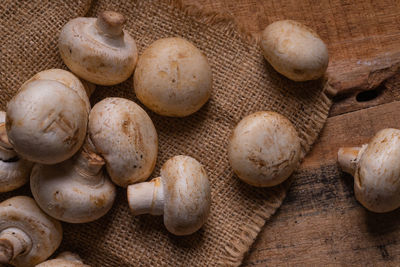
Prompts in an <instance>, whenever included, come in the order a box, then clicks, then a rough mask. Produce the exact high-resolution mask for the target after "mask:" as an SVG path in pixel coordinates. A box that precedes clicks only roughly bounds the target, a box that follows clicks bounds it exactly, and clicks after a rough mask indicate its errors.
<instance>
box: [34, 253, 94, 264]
mask: <svg viewBox="0 0 400 267" xmlns="http://www.w3.org/2000/svg"><path fill="white" fill-rule="evenodd" d="M36 267H90V266H89V265H86V264H84V263H83V261H82V259H81V258H80V257H79V255H77V254H75V253H71V252H68V251H66V252H63V253H61V254H60V255H58V256H57V257H56V258H55V259H52V260H48V261H45V262H42V263H41V264H39V265H36Z"/></svg>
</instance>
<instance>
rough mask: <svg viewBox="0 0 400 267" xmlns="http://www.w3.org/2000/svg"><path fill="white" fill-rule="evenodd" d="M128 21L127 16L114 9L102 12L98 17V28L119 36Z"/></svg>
mask: <svg viewBox="0 0 400 267" xmlns="http://www.w3.org/2000/svg"><path fill="white" fill-rule="evenodd" d="M125 22H126V19H125V17H124V16H123V15H122V14H120V13H118V12H114V11H104V12H101V13H100V15H99V16H98V17H97V23H96V25H97V28H98V29H99V30H100V31H102V32H103V33H105V34H106V35H110V36H118V35H121V34H122V27H123V26H124V24H125Z"/></svg>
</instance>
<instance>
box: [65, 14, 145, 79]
mask: <svg viewBox="0 0 400 267" xmlns="http://www.w3.org/2000/svg"><path fill="white" fill-rule="evenodd" d="M125 21H126V19H125V17H124V16H123V15H122V14H119V13H117V12H113V11H104V12H102V13H100V14H99V16H98V18H75V19H73V20H71V21H69V22H68V23H67V24H66V25H65V26H64V27H63V28H62V30H61V33H60V38H59V42H58V47H59V50H60V54H61V58H62V59H63V60H64V63H65V65H67V66H68V68H69V69H71V71H72V72H73V73H75V74H76V75H78V76H79V77H81V78H83V79H85V80H88V81H90V82H92V83H95V84H100V85H115V84H118V83H121V82H123V81H125V80H126V79H128V78H129V76H130V75H131V74H132V72H133V70H134V69H135V66H136V62H137V58H138V53H137V47H136V43H135V40H134V39H133V38H132V37H131V36H130V35H129V33H128V32H127V31H125V30H123V29H122V28H123V25H124V24H125Z"/></svg>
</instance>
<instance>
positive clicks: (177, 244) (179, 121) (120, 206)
mask: <svg viewBox="0 0 400 267" xmlns="http://www.w3.org/2000/svg"><path fill="white" fill-rule="evenodd" d="M107 9H108V10H114V11H119V12H121V13H123V14H124V15H125V16H126V17H127V19H128V22H127V25H126V26H125V29H126V30H127V31H129V33H130V34H132V36H133V37H134V38H135V40H136V42H137V45H138V48H139V53H141V52H143V50H144V49H145V48H146V47H147V46H148V45H150V44H151V43H152V42H153V41H155V40H157V39H159V38H163V37H171V36H180V37H183V38H186V39H188V40H189V41H191V42H193V43H194V44H195V45H196V46H197V47H198V48H200V49H201V50H202V51H203V52H204V53H205V54H206V55H207V57H208V59H209V61H210V64H211V67H212V71H213V94H212V97H211V99H210V101H209V102H208V103H207V104H206V105H205V106H204V107H203V108H202V109H201V110H200V111H199V112H197V113H195V114H194V115H191V116H189V117H186V118H166V117H161V116H159V115H157V114H154V113H153V112H151V111H149V110H147V109H146V111H147V112H148V113H149V115H150V116H151V118H152V120H153V122H154V124H155V126H156V129H157V132H158V135H159V155H158V159H157V166H156V169H155V171H154V173H153V175H152V177H156V176H157V175H158V174H159V170H160V167H161V166H162V164H163V163H164V162H165V161H166V160H167V159H168V158H170V157H172V156H174V155H178V154H185V155H189V156H192V157H194V158H196V159H197V160H199V161H200V162H201V163H202V164H203V165H204V166H205V168H206V170H207V172H208V174H209V179H210V182H211V188H212V207H211V214H210V217H209V220H208V222H207V224H206V225H205V226H204V227H203V228H202V229H201V230H200V231H198V232H197V233H195V234H193V235H191V236H187V237H176V236H173V235H171V234H169V233H168V232H167V231H166V229H165V228H164V226H163V222H162V217H153V216H138V217H134V216H132V215H130V213H129V208H128V205H127V202H126V197H125V189H119V192H118V198H117V200H116V202H115V204H114V207H113V209H112V210H111V212H110V213H109V214H108V215H107V216H105V217H104V218H101V219H99V220H97V221H95V222H92V223H88V224H81V225H72V224H63V227H64V240H63V243H62V245H61V248H60V249H59V250H60V251H62V250H72V251H75V252H77V253H79V254H80V255H81V257H82V258H83V259H84V260H85V262H86V263H87V264H91V265H92V266H215V265H223V266H228V265H229V266H237V265H240V263H241V261H242V259H243V257H244V255H245V253H246V252H247V251H248V250H249V248H250V246H251V244H252V243H253V242H254V240H255V238H256V237H257V234H258V233H259V232H260V230H261V228H262V227H263V225H264V224H265V222H266V220H267V219H268V218H270V216H271V215H272V214H273V213H274V212H275V211H276V209H277V208H278V207H279V206H280V205H281V203H282V200H283V199H284V197H285V195H286V191H287V189H288V187H289V185H290V181H291V180H292V179H293V177H292V178H291V179H289V181H287V182H285V183H283V184H282V185H279V186H276V187H274V188H267V189H260V188H254V187H251V186H248V185H246V184H244V183H242V182H240V180H239V179H238V178H237V177H236V176H235V175H234V174H233V172H232V170H231V168H230V167H229V164H228V159H227V142H228V138H229V135H230V133H231V131H232V129H233V128H234V127H235V125H236V124H237V123H238V122H239V121H240V120H241V119H242V118H243V117H244V116H246V115H248V114H250V113H253V112H255V111H260V110H272V111H276V112H279V113H281V114H283V115H285V116H287V117H288V118H289V119H290V120H291V121H292V122H293V124H294V125H295V127H296V129H297V131H298V133H299V135H300V138H301V144H302V151H303V153H302V157H304V155H305V154H306V153H307V152H308V151H309V149H310V147H311V145H312V144H313V142H314V141H315V140H316V138H317V136H318V133H319V132H320V130H321V128H322V126H323V124H324V122H325V120H326V118H327V115H328V112H329V108H330V105H331V101H330V100H329V99H328V98H327V97H326V95H325V94H324V92H323V87H324V82H323V81H312V82H304V83H295V82H292V81H290V80H288V79H286V78H284V77H283V76H281V75H279V74H278V73H276V72H275V71H274V70H273V69H272V68H271V67H270V65H269V64H268V63H266V61H265V60H264V59H263V57H262V54H261V51H260V49H259V47H258V45H257V42H256V40H255V39H254V38H252V37H251V36H249V35H247V34H246V33H245V32H244V31H243V30H240V29H239V28H238V27H237V26H236V24H235V22H234V20H233V19H232V18H229V17H226V16H223V15H219V14H211V13H206V12H203V11H201V10H199V9H197V8H194V7H191V6H185V5H183V4H182V3H181V2H180V1H179V0H169V1H168V0H160V1H155V0H153V1H148V0H137V1H129V0H126V1H118V0H111V1H107V0H99V1H94V2H93V3H90V1H89V0H81V1H61V0H59V1H40V0H35V1H26V2H25V1H13V0H5V1H2V3H1V4H0V11H1V12H0V14H2V15H1V17H0V31H1V32H2V36H1V54H0V60H1V61H0V74H1V76H0V88H1V95H0V101H1V104H2V106H1V108H2V109H4V108H5V105H6V102H7V101H8V100H9V99H10V98H11V97H12V96H13V95H14V94H15V92H16V90H17V89H18V88H19V86H20V85H21V84H22V83H23V82H24V81H25V80H27V79H28V78H29V77H31V76H32V75H34V74H35V73H37V72H39V71H41V70H44V69H48V68H66V67H65V66H64V65H63V63H62V60H61V58H60V56H59V54H58V50H57V38H58V33H59V31H60V29H61V27H62V26H63V25H64V24H65V23H66V22H67V21H68V20H69V19H71V18H74V17H77V16H84V15H87V16H96V14H97V13H98V12H99V11H102V10H107ZM132 84H133V83H132V77H131V78H129V79H128V80H127V81H126V82H124V83H122V84H120V85H117V86H112V87H100V86H98V87H97V89H96V92H95V93H94V95H93V96H92V98H91V100H92V104H94V103H96V102H98V101H99V100H101V99H103V98H104V97H108V96H119V97H125V98H128V99H131V100H133V101H135V102H136V103H139V101H138V100H137V99H136V97H135V94H134V92H133V88H132ZM49 101H51V100H49ZM17 194H30V193H29V187H28V186H25V187H24V188H22V189H19V190H17V191H14V192H11V193H7V194H3V195H2V196H0V198H1V200H3V199H6V198H8V197H10V196H13V195H17Z"/></svg>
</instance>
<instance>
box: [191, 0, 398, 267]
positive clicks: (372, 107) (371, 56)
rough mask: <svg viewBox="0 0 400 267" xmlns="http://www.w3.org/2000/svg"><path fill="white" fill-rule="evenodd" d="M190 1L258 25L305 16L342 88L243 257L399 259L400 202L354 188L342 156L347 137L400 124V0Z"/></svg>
mask: <svg viewBox="0 0 400 267" xmlns="http://www.w3.org/2000/svg"><path fill="white" fill-rule="evenodd" d="M184 2H185V3H189V4H196V5H198V6H200V7H202V8H205V9H208V10H218V11H221V12H225V13H228V14H230V15H232V16H234V17H235V19H236V20H237V22H238V24H239V25H240V26H242V27H243V28H246V29H247V30H248V31H250V32H251V33H253V34H257V33H258V32H259V31H260V30H262V29H263V28H264V27H265V26H267V25H268V24H269V23H271V22H273V21H275V20H279V19H294V20H298V21H301V22H303V23H305V24H306V25H308V26H310V27H311V28H313V29H315V30H316V31H317V32H318V33H319V35H320V36H321V37H322V39H323V40H324V41H325V42H326V43H327V44H328V48H329V52H330V59H331V61H330V65H329V68H328V75H329V77H330V78H331V82H332V84H333V91H332V95H334V94H338V95H337V96H335V97H334V101H335V104H334V105H333V107H332V109H331V112H330V116H329V119H328V121H327V124H326V126H325V128H324V130H323V131H322V133H321V136H320V139H319V140H318V141H317V143H316V144H315V146H314V148H313V150H312V151H311V152H310V153H309V155H308V156H307V158H306V159H305V161H304V162H303V164H302V166H301V168H300V170H299V172H298V174H297V175H296V179H295V181H294V183H293V185H292V187H291V189H290V191H289V193H288V196H287V198H286V199H285V201H284V204H283V205H282V207H281V208H280V209H279V210H278V212H277V214H275V215H274V216H273V218H272V219H271V220H270V221H269V222H267V224H266V226H265V227H264V229H263V230H262V232H261V234H260V235H259V237H258V239H257V240H256V242H255V244H254V245H253V247H252V249H251V250H250V252H249V254H248V255H247V256H246V258H245V261H244V264H243V265H244V266H276V265H298V266H304V265H307V266H309V265H316V266H321V265H324V264H328V265H357V266H382V265H385V266H400V210H397V211H394V212H391V213H388V214H374V213H371V212H368V211H366V210H365V209H364V208H363V207H362V206H361V205H360V204H359V203H358V202H357V201H356V200H355V198H354V195H353V180H352V177H350V176H349V175H346V174H344V173H342V172H341V171H340V170H339V169H338V168H337V166H336V153H337V149H338V148H339V147H340V146H347V145H349V146H355V145H360V144H362V143H365V142H367V141H368V140H369V139H370V138H371V137H372V136H373V135H374V133H375V132H377V131H378V130H379V129H382V128H386V127H395V128H400V116H399V114H400V74H399V70H398V68H399V62H400V61H399V59H400V1H398V0H383V1H372V0H370V1H365V0H362V1H361V0H359V1H351V0H331V1H324V0H323V1H313V0H298V1H292V0H283V1H279V0H264V1H257V0H235V1H234V0H184ZM382 81H383V82H382ZM368 89H372V91H369V92H368V93H365V92H364V93H360V92H361V91H363V90H368Z"/></svg>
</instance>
